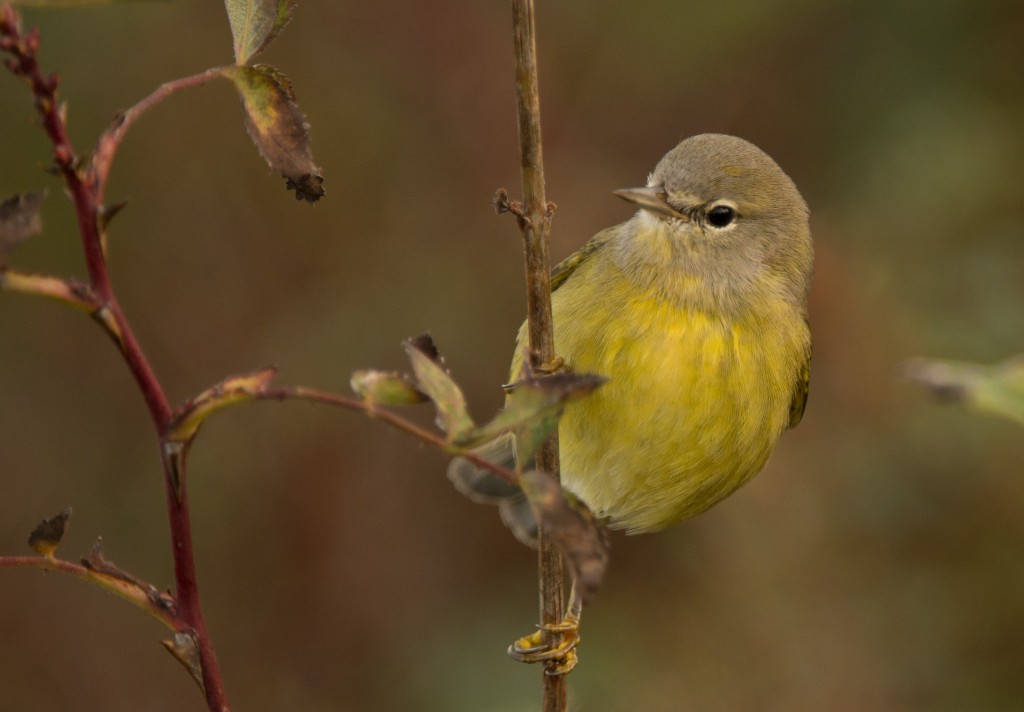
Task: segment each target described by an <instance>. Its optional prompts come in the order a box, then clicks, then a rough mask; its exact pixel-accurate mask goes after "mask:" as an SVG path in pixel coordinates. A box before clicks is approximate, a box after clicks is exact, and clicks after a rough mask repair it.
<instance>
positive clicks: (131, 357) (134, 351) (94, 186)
mask: <svg viewBox="0 0 1024 712" xmlns="http://www.w3.org/2000/svg"><path fill="white" fill-rule="evenodd" d="M0 36H2V37H3V42H4V44H3V47H2V49H3V50H5V51H8V52H10V53H11V55H12V60H10V61H9V62H8V68H9V69H10V70H11V71H12V72H13V73H14V74H16V75H18V76H21V77H23V78H25V79H26V80H27V81H28V83H29V85H30V86H31V88H32V94H33V96H34V97H35V107H36V111H37V112H38V113H39V116H40V118H41V119H42V123H43V128H44V129H45V131H46V133H47V135H48V136H49V138H50V141H51V142H52V144H53V158H54V162H55V163H56V165H57V168H58V170H59V172H60V174H61V176H62V177H63V179H64V183H65V185H66V186H67V189H68V192H69V194H70V196H71V200H72V202H73V203H74V206H75V213H76V215H77V219H78V228H79V232H80V234H81V238H82V249H83V252H84V254H85V263H86V269H87V270H88V273H89V283H90V286H91V287H92V290H93V292H94V294H95V295H96V297H97V299H98V301H99V302H100V303H101V304H102V306H101V308H100V311H101V312H106V314H103V315H101V319H100V321H101V322H103V323H105V324H110V323H113V324H114V325H115V327H116V329H109V328H108V333H110V334H111V336H112V337H113V338H114V340H115V341H116V343H117V345H118V348H119V349H120V351H121V354H122V356H123V357H124V360H125V363H126V364H127V366H128V369H129V371H130V372H131V374H132V377H133V378H134V379H135V383H136V385H137V386H138V388H139V391H140V392H141V394H142V397H143V399H144V400H145V402H146V407H147V408H148V410H149V413H150V417H151V420H152V422H153V426H154V428H155V429H156V433H157V437H158V438H159V439H160V442H161V447H162V444H163V436H164V433H165V431H166V429H167V426H168V424H169V422H170V419H171V412H172V411H171V407H170V404H169V403H168V401H167V397H166V395H165V394H164V391H163V388H162V386H161V385H160V381H159V380H158V379H157V377H156V374H155V373H154V371H153V369H152V367H151V366H150V364H149V361H148V360H147V359H146V357H145V355H144V354H143V352H142V349H141V347H140V346H139V343H138V341H137V340H136V338H135V335H134V332H133V330H132V328H131V325H130V324H129V322H128V319H127V318H126V317H125V315H124V312H123V311H122V310H121V306H120V305H119V304H118V302H117V298H116V297H115V295H114V289H113V286H112V284H111V282H110V274H109V271H108V267H107V260H106V255H105V254H104V247H103V240H102V239H101V231H100V210H101V203H100V195H101V194H102V192H103V189H102V185H101V180H100V177H99V175H98V173H97V171H96V169H95V167H94V165H93V164H90V163H85V162H83V161H81V160H80V159H79V158H78V156H77V155H76V153H75V150H74V147H73V146H72V144H71V141H70V139H69V137H68V133H67V127H66V125H65V123H64V117H63V112H62V111H61V109H60V108H59V107H58V105H57V96H56V93H57V83H58V79H57V76H56V75H55V74H54V75H51V76H49V77H44V76H43V73H42V70H41V69H40V67H39V64H38V63H37V61H36V52H37V50H38V49H39V32H38V30H31V31H30V32H28V33H25V34H22V33H21V31H20V27H19V26H18V21H17V16H16V15H15V13H14V11H13V10H12V9H11V8H10V6H9V5H4V7H3V8H2V18H0ZM167 93H170V92H167ZM165 95H166V94H164V96H165ZM153 103H155V101H154V102H153ZM147 107H148V104H147ZM115 145H116V144H115ZM111 155H112V151H111ZM109 158H110V156H108V158H107V163H106V166H105V168H104V173H103V177H104V178H105V177H106V171H107V170H108V169H109ZM163 459H164V462H165V465H164V482H165V486H166V490H167V512H168V519H169V522H170V529H171V545H172V554H173V560H174V574H175V583H176V591H175V593H176V598H177V601H178V605H179V610H180V613H181V618H182V620H183V621H184V622H185V623H186V624H187V626H188V627H189V629H190V630H191V631H192V633H193V634H194V636H195V640H196V643H197V647H198V649H199V655H200V662H201V666H202V671H203V681H204V689H205V692H206V700H207V705H208V707H209V709H210V710H215V711H217V712H226V711H227V710H229V709H230V706H229V704H228V701H227V697H226V695H225V693H224V685H223V682H222V679H221V675H220V670H219V667H218V664H217V658H216V656H215V655H214V651H213V645H212V643H211V641H210V637H209V633H208V631H207V629H206V623H205V621H204V618H203V613H202V606H201V603H200V599H199V590H198V585H197V581H196V574H195V559H194V555H193V548H192V533H191V527H190V522H189V510H188V498H187V496H186V491H185V482H184V473H183V472H182V473H179V477H180V478H181V480H180V484H179V487H178V489H177V491H176V490H175V488H174V486H173V485H172V481H171V472H170V470H169V467H168V465H167V463H166V459H165V458H163Z"/></svg>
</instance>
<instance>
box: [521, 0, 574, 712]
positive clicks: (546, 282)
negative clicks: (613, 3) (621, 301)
mask: <svg viewBox="0 0 1024 712" xmlns="http://www.w3.org/2000/svg"><path fill="white" fill-rule="evenodd" d="M535 28H536V21H535V17H534V4H533V0H512V32H513V38H514V43H515V65H516V106H517V110H518V118H519V149H520V161H521V163H520V167H521V169H522V182H523V217H521V218H520V220H519V225H520V228H521V229H522V232H523V242H524V249H525V252H526V256H525V263H526V305H527V318H528V321H529V326H528V330H529V336H530V349H532V350H533V351H534V352H535V353H536V354H537V355H538V357H539V358H540V360H541V362H542V363H550V362H551V361H552V360H553V359H554V358H555V345H554V330H553V328H552V318H551V270H550V268H549V260H548V243H549V240H550V234H551V213H550V210H549V208H548V202H547V198H546V196H545V194H544V162H543V153H542V151H541V137H540V93H539V91H538V83H537V41H536V32H535ZM537 467H538V469H540V470H542V471H544V472H548V473H550V474H551V475H552V476H554V477H555V478H557V477H558V474H559V466H558V434H557V433H556V434H554V435H552V436H551V437H550V438H549V439H548V440H547V442H545V443H544V445H543V446H542V447H541V449H540V450H539V451H538V453H537ZM538 548H539V551H538V560H537V567H538V575H539V578H540V582H539V593H540V616H541V623H542V624H547V625H552V624H555V623H558V622H560V621H561V620H562V615H563V610H562V600H563V591H562V557H561V555H560V554H559V552H558V550H557V549H556V548H555V546H554V544H553V543H552V542H551V540H550V539H549V538H548V537H547V536H545V534H544V531H543V530H541V531H540V532H539V537H538ZM543 680H544V691H543V705H542V709H543V710H544V712H564V710H565V709H566V694H565V676H564V675H544V677H543Z"/></svg>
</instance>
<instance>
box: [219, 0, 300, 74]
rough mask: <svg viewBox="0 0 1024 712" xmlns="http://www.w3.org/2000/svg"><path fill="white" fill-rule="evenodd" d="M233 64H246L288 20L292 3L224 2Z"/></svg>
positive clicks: (263, 0) (291, 0)
mask: <svg viewBox="0 0 1024 712" xmlns="http://www.w3.org/2000/svg"><path fill="white" fill-rule="evenodd" d="M224 6H225V7H226V8H227V11H228V22H229V23H231V36H232V38H233V39H234V47H235V64H238V65H243V64H248V63H249V60H251V59H252V58H253V57H254V56H256V55H257V54H258V53H259V52H260V51H262V50H263V48H264V47H266V46H267V44H269V43H270V41H271V40H272V39H274V38H275V37H277V35H278V34H280V32H281V30H283V29H284V26H285V25H287V24H288V21H289V20H291V16H292V10H293V9H294V8H295V0H224Z"/></svg>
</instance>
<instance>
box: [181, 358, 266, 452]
mask: <svg viewBox="0 0 1024 712" xmlns="http://www.w3.org/2000/svg"><path fill="white" fill-rule="evenodd" d="M275 375H277V369H276V368H273V367H269V368H261V369H260V370H258V371H253V372H252V373H246V374H243V375H241V376H231V377H229V378H226V379H224V380H223V381H221V382H220V383H218V384H217V385H215V386H212V387H210V388H207V389H206V390H205V391H203V392H202V393H200V394H199V395H198V396H196V397H195V398H193V399H192V400H190V401H188V402H186V403H185V404H184V405H183V406H182V407H181V408H179V409H178V411H177V412H176V413H175V414H174V417H173V418H172V419H171V422H170V423H169V424H168V426H167V432H166V433H165V434H164V438H163V439H164V441H165V442H170V443H187V442H189V441H190V440H192V438H194V437H195V436H196V432H197V431H198V430H199V426H200V425H202V424H203V421H205V420H206V419H207V418H208V417H210V415H211V414H213V413H215V412H217V411H218V410H221V409H223V408H227V407H228V406H230V405H234V404H235V403H244V402H246V401H251V400H254V399H256V398H259V397H260V395H261V394H262V393H263V392H264V391H266V389H267V387H268V386H269V385H270V382H271V380H273V378H274V376H275Z"/></svg>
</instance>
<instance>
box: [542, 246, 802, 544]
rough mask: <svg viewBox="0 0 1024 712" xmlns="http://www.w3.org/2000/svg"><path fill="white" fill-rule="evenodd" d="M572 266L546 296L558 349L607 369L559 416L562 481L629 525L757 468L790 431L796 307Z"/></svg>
mask: <svg viewBox="0 0 1024 712" xmlns="http://www.w3.org/2000/svg"><path fill="white" fill-rule="evenodd" d="M592 266H593V265H585V266H583V267H581V269H587V268H589V267H592ZM577 276H578V275H574V278H573V279H570V280H569V281H568V282H566V283H565V284H564V285H562V286H561V287H560V288H559V289H558V290H557V291H556V292H555V294H554V295H553V305H552V306H553V313H554V323H555V348H556V352H557V353H558V355H559V356H561V357H563V358H564V359H565V360H566V362H567V363H568V365H569V366H570V367H571V368H572V369H573V370H574V371H577V372H592V373H599V374H602V375H604V376H607V377H608V378H609V381H608V383H607V384H605V385H604V386H603V387H601V388H600V389H598V391H597V392H596V393H595V394H594V395H592V396H590V397H588V398H586V399H584V400H583V401H581V402H579V403H577V404H573V405H571V406H570V407H569V408H568V409H567V410H566V413H565V415H564V417H563V419H562V421H561V425H560V429H559V436H560V443H561V453H562V478H563V482H564V484H565V486H566V487H567V488H568V489H569V490H570V491H572V492H574V493H575V494H577V495H578V496H579V497H581V498H582V499H583V500H584V501H585V502H586V503H587V504H588V505H589V506H590V507H591V508H592V509H593V510H594V511H595V512H596V513H597V514H598V515H599V516H601V517H606V518H608V520H609V522H610V524H611V526H613V527H616V528H626V529H628V530H629V531H630V532H643V531H652V530H657V529H662V528H664V527H667V526H670V525H672V524H675V523H677V522H679V521H681V520H683V519H686V518H689V517H692V516H694V515H696V514H699V513H700V512H702V511H704V510H705V509H707V508H708V507H710V506H712V505H713V504H715V503H716V502H717V501H719V500H720V499H722V498H723V497H725V496H727V495H729V494H730V493H731V492H733V491H734V490H735V489H736V488H737V487H739V486H740V485H742V484H743V483H744V482H746V481H747V480H748V479H750V478H751V477H752V476H753V475H754V474H756V473H757V471H758V470H760V469H761V467H762V466H763V465H764V463H765V461H766V460H767V459H768V456H769V455H770V454H771V451H772V449H773V448H774V446H775V443H776V441H777V439H778V437H779V435H780V434H781V433H782V431H783V430H785V428H786V426H787V424H788V419H789V409H790V403H791V400H792V395H793V388H794V384H795V383H796V382H797V379H798V375H799V373H800V369H801V367H802V366H803V361H804V359H805V357H804V354H805V352H806V344H807V343H808V339H809V335H808V334H807V327H806V323H805V321H804V318H803V316H802V314H800V313H798V312H797V310H796V309H794V308H793V307H792V306H791V305H789V304H787V303H786V302H785V301H784V300H782V299H777V298H772V297H770V296H767V295H766V296H764V297H759V298H758V299H757V300H756V301H754V302H752V303H751V305H750V308H749V309H747V310H745V311H744V312H741V313H740V314H739V315H738V316H727V315H725V314H721V313H714V312H712V311H709V310H707V309H697V308H693V307H687V306H683V305H679V304H673V303H670V302H669V301H667V300H665V299H664V297H663V295H662V294H660V293H658V292H657V291H655V290H654V289H637V285H636V284H635V282H631V283H628V284H627V283H626V281H624V280H623V279H621V278H619V277H615V276H613V275H610V273H609V272H608V271H607V270H606V271H605V272H604V273H603V274H602V275H601V277H602V278H601V279H593V278H589V279H587V278H584V279H577V278H576V277H577Z"/></svg>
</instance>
